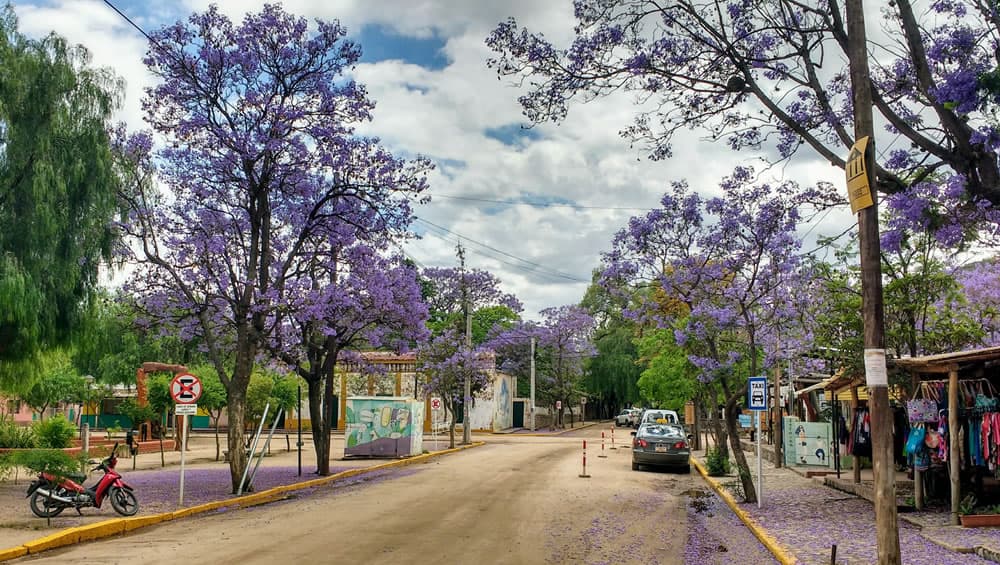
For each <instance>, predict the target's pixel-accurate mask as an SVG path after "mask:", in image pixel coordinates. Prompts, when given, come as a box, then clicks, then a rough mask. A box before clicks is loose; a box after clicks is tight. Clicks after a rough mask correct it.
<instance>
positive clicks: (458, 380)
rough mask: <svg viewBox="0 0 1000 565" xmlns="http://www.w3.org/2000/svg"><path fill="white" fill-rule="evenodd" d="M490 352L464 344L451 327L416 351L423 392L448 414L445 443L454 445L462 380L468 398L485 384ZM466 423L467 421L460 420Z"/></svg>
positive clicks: (462, 396)
mask: <svg viewBox="0 0 1000 565" xmlns="http://www.w3.org/2000/svg"><path fill="white" fill-rule="evenodd" d="M493 364H494V359H493V354H492V352H490V351H487V350H485V349H481V348H469V347H466V345H465V336H464V335H463V334H461V333H459V332H458V331H456V330H454V329H451V328H449V329H445V330H444V331H442V332H441V333H439V334H438V335H435V336H434V337H432V338H431V339H430V341H428V342H426V343H424V344H423V345H422V346H421V347H420V349H418V350H417V369H418V370H419V371H420V372H421V373H422V374H423V375H424V377H425V378H426V379H427V380H426V382H425V384H424V391H425V392H426V393H428V394H431V395H434V396H438V397H440V398H441V401H442V403H443V404H444V408H445V410H446V411H447V413H448V414H450V415H451V419H450V422H451V423H450V424H449V426H448V446H449V448H454V447H455V424H457V423H458V417H457V413H458V412H457V411H458V410H459V409H460V407H461V406H463V403H464V402H469V401H471V400H472V399H471V398H465V381H466V379H469V381H470V382H471V391H472V397H473V398H475V396H476V394H478V393H479V392H481V391H483V390H484V389H485V388H486V387H487V386H489V382H490V375H491V369H492V368H493V367H492V365H493ZM463 425H465V426H468V425H469V422H465V423H463Z"/></svg>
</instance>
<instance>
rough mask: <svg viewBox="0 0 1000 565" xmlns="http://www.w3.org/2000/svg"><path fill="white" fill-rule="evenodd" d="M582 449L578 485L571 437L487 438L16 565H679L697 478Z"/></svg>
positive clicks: (576, 442) (576, 445) (575, 440)
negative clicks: (352, 479) (285, 496)
mask: <svg viewBox="0 0 1000 565" xmlns="http://www.w3.org/2000/svg"><path fill="white" fill-rule="evenodd" d="M599 433H600V432H599V431H596V430H589V431H588V430H582V431H579V432H575V434H574V435H577V436H580V435H590V436H599ZM593 439H594V437H592V438H591V441H590V442H589V443H590V446H591V449H590V452H589V453H588V471H589V472H590V474H591V478H589V479H585V478H579V477H578V475H579V474H580V471H581V468H580V467H581V457H580V456H581V453H580V451H581V439H580V438H579V437H567V436H561V437H547V438H537V437H515V436H492V437H491V439H490V441H489V443H488V445H486V446H483V447H479V448H476V449H472V450H468V451H464V452H461V453H457V454H454V455H449V456H447V457H443V458H439V459H435V460H432V461H430V462H428V463H426V464H422V465H416V466H411V467H406V468H402V469H399V470H394V471H392V472H389V473H386V474H384V475H382V476H380V477H377V478H374V479H371V480H369V481H365V482H359V483H356V484H353V485H341V486H338V487H333V488H329V487H325V488H322V489H318V490H315V491H311V492H306V493H303V494H302V496H300V497H298V498H297V499H295V500H290V501H286V502H281V503H276V504H272V505H267V506H263V507H258V508H255V509H251V510H244V511H231V512H226V513H222V514H214V515H207V516H203V517H196V518H191V519H185V520H181V521H178V522H170V523H167V524H164V525H162V526H157V527H154V528H150V529H147V530H141V531H139V532H137V533H135V534H133V535H129V536H126V537H121V538H115V539H109V540H104V541H99V542H94V543H89V544H83V545H80V546H76V547H72V548H67V549H63V550H57V551H53V552H51V553H46V554H42V555H41V556H39V557H37V558H25V559H22V560H20V561H21V562H41V563H68V562H87V563H170V564H173V563H177V562H178V561H179V560H184V561H187V560H196V561H197V562H202V563H240V564H248V563H274V562H275V561H281V562H286V563H331V562H335V561H336V562H346V563H361V562H365V563H393V564H401V563H435V562H441V563H474V562H479V563H647V564H648V563H660V564H674V563H677V564H679V563H684V556H683V553H684V550H685V540H686V538H687V532H688V526H687V524H688V512H689V509H688V504H689V502H690V501H691V500H692V499H691V495H692V493H693V492H696V491H697V490H698V489H700V488H702V483H701V480H700V479H699V478H697V475H696V474H695V475H677V474H670V473H657V472H651V473H637V472H633V471H631V468H630V461H631V459H630V456H629V453H628V450H626V449H622V450H618V451H610V450H609V451H607V452H606V454H607V455H608V457H607V458H598V457H597V455H598V454H599V450H600V447H599V440H598V443H597V444H596V445H597V450H594V448H593V447H594V445H595V444H594V442H593ZM694 487H697V488H694Z"/></svg>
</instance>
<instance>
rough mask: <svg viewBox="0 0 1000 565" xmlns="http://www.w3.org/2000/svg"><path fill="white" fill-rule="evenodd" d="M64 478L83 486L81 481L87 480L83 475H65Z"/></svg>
mask: <svg viewBox="0 0 1000 565" xmlns="http://www.w3.org/2000/svg"><path fill="white" fill-rule="evenodd" d="M66 478H67V479H69V480H71V481H73V482H75V483H77V484H83V481H85V480H87V475H84V474H83V473H66Z"/></svg>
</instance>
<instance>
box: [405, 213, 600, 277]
mask: <svg viewBox="0 0 1000 565" xmlns="http://www.w3.org/2000/svg"><path fill="white" fill-rule="evenodd" d="M416 220H417V221H418V222H422V223H424V224H427V225H428V226H431V227H432V228H435V229H438V230H440V231H442V232H445V233H448V234H451V235H453V236H455V237H458V238H461V239H463V240H466V241H469V242H471V243H475V244H476V245H479V246H482V247H484V248H486V249H489V250H490V251H493V252H495V253H499V254H501V255H504V256H506V257H510V258H511V259H514V260H515V261H520V262H522V263H526V264H527V265H531V266H532V267H535V268H534V269H531V268H528V267H525V266H524V265H517V264H513V263H509V262H507V261H504V260H503V259H500V258H499V257H490V258H491V259H496V260H497V261H500V262H502V263H504V264H506V265H510V266H512V267H516V268H519V269H522V270H529V271H532V272H537V273H540V274H544V275H549V276H553V277H559V278H563V279H568V280H571V281H575V282H583V283H586V282H590V281H586V280H583V279H581V278H579V277H574V276H573V275H568V274H566V273H561V272H559V271H556V270H553V269H550V268H548V267H546V266H545V265H542V264H540V263H536V262H534V261H529V260H527V259H523V258H521V257H518V256H517V255H513V254H511V253H507V252H506V251H503V250H501V249H497V248H496V247H493V246H492V245H489V244H486V243H483V242H481V241H476V240H475V239H472V238H470V237H468V236H465V235H462V234H460V233H456V232H453V231H451V230H449V229H448V228H446V227H444V226H440V225H438V224H435V223H434V222H431V221H429V220H425V219H423V218H419V217H417V218H416ZM429 233H431V234H432V235H435V236H436V237H441V236H440V235H438V234H435V233H433V232H429ZM441 238H442V239H445V240H448V239H447V238H444V237H441ZM448 241H451V240H448ZM472 251H473V252H476V253H479V252H477V251H476V250H475V249H473V250H472ZM479 254H480V255H482V253H479ZM488 257H489V256H488Z"/></svg>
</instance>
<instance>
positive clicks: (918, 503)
mask: <svg viewBox="0 0 1000 565" xmlns="http://www.w3.org/2000/svg"><path fill="white" fill-rule="evenodd" d="M913 505H914V506H915V507H916V508H917V510H923V509H924V472H923V471H921V470H919V469H917V468H915V467H914V469H913Z"/></svg>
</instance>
